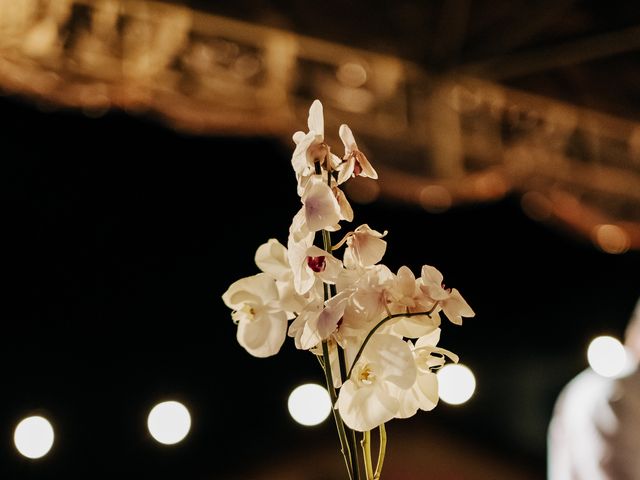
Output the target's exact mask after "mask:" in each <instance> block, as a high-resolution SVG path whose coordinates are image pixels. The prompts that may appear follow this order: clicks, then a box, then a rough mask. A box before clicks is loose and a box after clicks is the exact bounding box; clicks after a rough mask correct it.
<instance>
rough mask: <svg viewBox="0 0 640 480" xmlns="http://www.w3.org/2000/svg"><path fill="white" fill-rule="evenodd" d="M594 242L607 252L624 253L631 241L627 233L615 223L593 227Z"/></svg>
mask: <svg viewBox="0 0 640 480" xmlns="http://www.w3.org/2000/svg"><path fill="white" fill-rule="evenodd" d="M592 237H593V240H594V241H595V243H596V244H597V245H598V246H599V247H600V248H601V249H602V250H604V251H605V252H607V253H614V254H617V253H624V252H626V251H627V250H629V245H630V243H631V241H630V239H629V234H628V233H627V232H626V231H625V230H623V229H622V228H620V227H618V226H617V225H608V224H605V225H598V226H596V227H595V228H594V229H593V232H592Z"/></svg>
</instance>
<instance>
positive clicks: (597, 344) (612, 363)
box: [587, 335, 627, 377]
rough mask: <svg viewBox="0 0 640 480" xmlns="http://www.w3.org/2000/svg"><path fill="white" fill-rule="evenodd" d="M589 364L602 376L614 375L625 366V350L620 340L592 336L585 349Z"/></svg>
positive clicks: (619, 372)
mask: <svg viewBox="0 0 640 480" xmlns="http://www.w3.org/2000/svg"><path fill="white" fill-rule="evenodd" d="M587 360H588V361H589V366H591V368H592V369H593V370H594V371H595V372H596V373H597V374H598V375H602V376H603V377H616V376H618V375H620V374H621V373H622V372H623V371H624V370H625V367H626V366H627V352H626V350H625V348H624V345H622V343H620V340H618V339H616V338H614V337H610V336H608V335H603V336H600V337H596V338H594V339H593V340H592V341H591V343H590V344H589V348H588V349H587Z"/></svg>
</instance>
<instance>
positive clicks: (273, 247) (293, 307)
mask: <svg viewBox="0 0 640 480" xmlns="http://www.w3.org/2000/svg"><path fill="white" fill-rule="evenodd" d="M255 262H256V265H257V266H258V268H259V269H260V270H262V271H263V272H265V273H266V274H268V275H270V276H271V277H273V278H274V279H275V280H276V288H277V289H278V297H279V299H280V307H281V308H282V309H283V310H284V311H286V312H287V318H288V319H292V318H293V317H294V316H295V315H294V313H293V312H299V311H300V310H302V309H303V308H304V305H305V303H306V299H305V298H304V297H303V296H302V295H300V294H298V292H296V290H295V285H294V281H293V278H294V276H293V271H292V270H291V267H290V266H289V257H288V252H287V249H286V248H285V246H284V245H282V244H281V243H280V242H279V241H278V240H276V239H275V238H271V239H269V241H267V242H266V243H263V244H262V245H260V246H259V247H258V250H256V255H255Z"/></svg>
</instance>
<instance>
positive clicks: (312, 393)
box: [288, 383, 331, 427]
mask: <svg viewBox="0 0 640 480" xmlns="http://www.w3.org/2000/svg"><path fill="white" fill-rule="evenodd" d="M288 407H289V413H290V414H291V417H292V418H293V419H294V420H295V421H296V422H298V423H299V424H301V425H305V426H307V427H311V426H313V425H318V424H320V423H322V422H324V421H325V420H326V418H327V417H328V416H329V414H330V413H331V398H330V397H329V392H327V389H326V388H324V387H322V386H320V385H317V384H315V383H307V384H304V385H300V386H299V387H296V388H295V389H294V390H293V391H292V392H291V394H290V395H289V401H288Z"/></svg>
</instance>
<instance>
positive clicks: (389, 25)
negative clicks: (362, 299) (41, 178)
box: [0, 0, 640, 253]
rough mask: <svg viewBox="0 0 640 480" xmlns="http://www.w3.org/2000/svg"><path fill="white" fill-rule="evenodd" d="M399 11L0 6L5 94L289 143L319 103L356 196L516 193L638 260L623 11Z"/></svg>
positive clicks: (507, 5) (632, 115)
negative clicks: (343, 146) (350, 169)
mask: <svg viewBox="0 0 640 480" xmlns="http://www.w3.org/2000/svg"><path fill="white" fill-rule="evenodd" d="M391 3H392V4H393V5H391V4H389V5H386V6H384V7H378V8H373V7H368V8H363V7H362V6H358V4H349V5H343V3H342V2H335V1H334V2H328V3H327V4H324V5H323V6H322V9H318V10H322V11H318V12H315V11H313V12H312V11H310V10H309V8H310V7H309V6H308V5H307V4H306V3H304V2H288V3H287V4H286V5H283V6H282V7H280V8H277V7H275V6H269V7H266V6H265V5H263V4H262V3H261V2H257V1H253V2H252V1H236V2H230V3H228V2H225V4H224V5H210V4H209V3H207V2H190V3H189V2H178V1H175V2H151V1H133V0H131V1H130V0H127V1H124V0H55V1H54V0H22V1H20V2H15V1H13V0H0V87H1V88H2V90H3V91H4V92H5V93H8V94H18V95H24V96H26V97H28V98H30V99H32V100H34V101H35V102H37V103H38V104H39V105H41V106H42V108H58V107H72V108H79V109H82V110H83V111H84V112H85V113H86V114H87V115H89V116H99V115H102V114H104V113H105V112H106V111H108V110H109V109H111V108H120V109H124V110H126V111H129V112H132V113H148V114H152V115H153V116H156V117H158V118H162V119H163V121H165V122H167V123H168V124H170V125H171V126H172V127H175V128H177V129H181V130H185V131H189V132H192V133H196V134H225V135H256V134H257V135H269V136H277V137H279V138H282V140H283V141H284V142H289V143H290V142H291V139H290V138H291V137H290V135H291V133H292V132H293V131H295V130H298V129H300V127H301V126H302V125H304V124H305V122H306V116H307V109H308V106H309V105H310V103H311V101H312V100H313V99H315V98H320V99H321V100H322V102H323V105H324V107H325V115H326V122H327V126H328V128H327V134H328V140H329V141H330V143H332V144H335V142H336V140H337V139H336V138H335V136H333V137H332V136H331V134H330V133H331V132H334V131H337V124H336V123H337V119H338V118H339V119H340V120H341V121H345V122H346V123H348V124H349V125H350V126H351V127H352V128H353V130H354V131H355V132H356V135H357V138H358V139H359V141H360V143H361V145H360V147H361V149H362V150H363V151H365V152H367V154H368V155H369V157H370V158H371V159H372V161H373V162H374V164H375V165H376V168H377V169H378V171H379V173H380V182H378V183H374V182H368V181H366V179H364V180H362V181H360V179H358V180H359V181H357V182H352V183H353V185H352V188H351V191H350V192H349V193H350V194H351V196H352V197H353V198H354V199H355V200H356V201H360V202H363V203H366V202H368V201H372V200H374V199H376V198H378V197H381V198H389V199H394V200H399V201H404V202H409V203H414V204H419V205H422V206H423V207H424V208H425V209H426V210H428V211H430V212H440V211H445V210H447V209H448V208H450V207H451V206H453V205H456V204H459V203H462V202H479V201H480V202H484V201H492V200H496V199H499V198H501V197H503V196H504V195H506V194H508V193H514V192H515V193H517V194H519V195H521V204H522V208H523V209H524V211H525V212H526V213H527V214H528V215H530V216H531V217H532V218H534V219H536V220H540V221H545V222H553V223H555V224H558V225H562V226H564V227H568V228H569V229H570V230H571V231H572V232H576V233H578V234H580V235H581V236H582V237H583V238H585V239H589V240H591V241H593V243H594V244H595V245H597V246H598V247H599V248H601V249H602V250H604V251H606V252H609V253H623V252H625V251H628V250H629V249H632V250H634V249H635V250H637V249H640V62H639V60H640V53H639V50H640V8H638V7H637V5H635V4H634V2H621V1H620V2H607V3H606V4H605V3H598V2H576V1H570V0H561V1H543V2H534V3H530V2H525V1H515V2H487V1H474V2H471V0H443V1H440V2H424V5H423V4H422V3H420V2H408V1H404V2H391ZM214 8H217V9H218V10H216V11H214V10H213V9H214ZM338 141H339V140H338Z"/></svg>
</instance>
